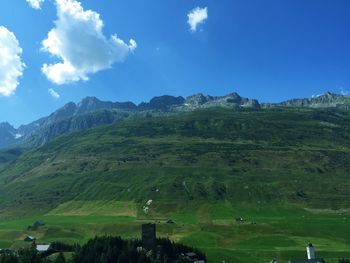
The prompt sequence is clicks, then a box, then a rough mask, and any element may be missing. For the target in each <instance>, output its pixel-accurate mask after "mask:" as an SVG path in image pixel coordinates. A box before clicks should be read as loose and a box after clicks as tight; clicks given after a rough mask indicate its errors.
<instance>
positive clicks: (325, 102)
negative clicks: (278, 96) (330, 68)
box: [263, 92, 350, 110]
mask: <svg viewBox="0 0 350 263" xmlns="http://www.w3.org/2000/svg"><path fill="white" fill-rule="evenodd" d="M275 106H279V107H310V108H339V109H346V110H348V109H350V96H347V95H340V94H335V93H331V92H326V93H324V94H322V95H318V96H314V97H312V98H305V99H292V100H287V101H284V102H281V103H276V104H272V103H265V104H263V107H275Z"/></svg>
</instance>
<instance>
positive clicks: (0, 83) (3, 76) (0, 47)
mask: <svg viewBox="0 0 350 263" xmlns="http://www.w3.org/2000/svg"><path fill="white" fill-rule="evenodd" d="M21 55H22V48H21V47H20V45H19V42H18V40H17V38H16V36H15V34H14V33H12V32H11V31H9V30H8V29H7V28H6V27H3V26H0V95H3V96H10V95H12V94H13V93H14V92H15V91H16V89H17V86H18V85H19V77H21V76H22V75H23V70H24V67H25V64H24V63H23V62H22V59H21Z"/></svg>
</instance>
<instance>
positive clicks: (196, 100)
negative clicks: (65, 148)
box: [0, 92, 350, 148]
mask: <svg viewBox="0 0 350 263" xmlns="http://www.w3.org/2000/svg"><path fill="white" fill-rule="evenodd" d="M212 107H224V108H230V109H242V108H244V109H254V110H259V109H261V108H271V107H310V108H339V109H344V110H348V109H349V108H350V97H349V96H346V95H339V94H334V93H330V92H326V93H325V94H323V95H320V96H316V97H313V98H305V99H292V100H287V101H284V102H281V103H259V101H258V100H256V99H248V98H243V97H241V96H240V95H238V94H237V93H235V92H233V93H230V94H228V95H226V96H209V95H207V96H205V95H203V94H201V93H199V94H195V95H192V96H189V97H187V98H184V97H181V96H179V97H174V96H169V95H164V96H159V97H154V98H153V99H151V100H150V101H149V102H143V103H140V104H139V105H136V104H134V103H133V102H110V101H101V100H99V99H97V98H95V97H86V98H84V99H83V100H82V101H81V102H79V103H77V104H76V103H74V102H69V103H67V104H66V105H64V106H63V107H62V108H60V109H58V110H56V111H55V112H53V113H52V114H50V115H49V116H47V117H43V118H41V119H39V120H36V121H34V122H32V123H29V124H27V125H21V126H20V127H19V128H18V129H15V128H14V127H13V126H11V125H10V124H9V123H0V148H4V147H8V146H11V145H16V144H26V145H32V146H39V145H43V144H45V143H47V142H49V141H51V140H52V139H54V138H56V137H57V136H59V135H62V134H65V133H67V132H72V131H81V130H86V129H89V128H93V127H96V126H100V125H106V124H111V123H115V122H118V121H121V120H125V119H138V118H145V117H150V116H158V115H169V114H177V113H179V112H187V111H194V110H198V109H204V108H212Z"/></svg>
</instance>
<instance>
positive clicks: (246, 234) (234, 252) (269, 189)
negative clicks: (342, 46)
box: [0, 108, 350, 262]
mask: <svg viewBox="0 0 350 263" xmlns="http://www.w3.org/2000/svg"><path fill="white" fill-rule="evenodd" d="M349 136H350V114H349V113H347V112H341V111H335V110H330V109H328V110H327V109H324V110H316V109H288V108H285V109H278V108H276V109H266V110H259V111H253V110H242V111H232V110H229V109H219V108H218V109H207V110H200V111H195V112H189V113H184V114H179V115H174V116H167V117H156V118H145V119H143V120H135V121H126V122H121V123H119V124H114V125H110V126H103V127H99V128H96V129H91V130H88V131H85V132H80V133H71V134H68V135H65V136H62V137H59V138H58V139H56V140H54V141H52V142H51V143H48V144H46V145H45V146H43V147H40V148H37V149H32V150H30V151H28V152H25V153H24V154H22V155H21V156H20V157H18V159H16V160H15V161H11V163H10V164H8V165H7V166H5V168H3V170H2V171H1V173H0V208H1V217H2V218H9V217H12V218H13V220H14V221H5V222H4V223H3V230H1V224H0V244H1V242H4V244H11V245H16V244H17V241H16V242H14V243H13V242H11V241H10V240H9V239H10V238H13V239H14V240H18V241H19V240H21V238H22V236H23V235H25V234H26V233H27V232H25V228H24V225H26V224H28V223H29V222H31V221H34V220H35V218H38V217H42V218H45V220H46V221H47V222H49V224H48V226H46V228H44V229H42V230H40V231H41V232H40V231H39V232H38V233H34V234H37V235H39V236H40V240H42V241H50V240H55V239H62V240H70V241H71V242H73V241H76V240H79V241H81V240H86V239H87V238H89V237H91V236H93V235H95V234H103V233H115V234H121V235H123V236H124V237H132V236H138V235H139V225H140V223H141V222H144V220H146V221H147V220H156V221H157V222H158V221H159V222H161V223H160V228H159V231H160V233H161V235H164V236H170V237H171V238H173V239H175V240H181V241H182V242H185V243H186V244H189V245H195V246H196V245H197V246H199V247H200V248H203V249H204V251H205V252H206V253H208V255H209V258H210V259H211V260H212V261H211V262H218V261H216V260H214V259H217V258H222V259H225V260H226V262H252V261H254V260H255V261H256V260H257V259H258V258H259V259H264V260H265V261H266V260H268V259H271V258H272V257H276V258H280V259H285V260H287V259H289V258H291V257H304V254H305V253H304V245H305V244H306V242H308V241H309V240H311V241H313V242H314V243H316V245H319V247H321V248H320V249H321V250H322V251H323V253H324V254H323V255H324V257H326V258H329V259H333V262H335V259H336V258H337V257H338V255H339V256H341V255H343V256H347V255H349V253H347V252H346V251H350V240H349V238H348V237H349V235H348V234H349V233H350V228H349V227H348V226H347V220H348V219H349V214H348V212H347V211H348V209H349V208H350V198H349V197H350V187H349V185H350V179H349V176H348V175H349V171H350V145H349V142H350V138H349ZM4 165H6V162H5V164H4ZM149 200H152V203H151V204H150V205H149V206H147V207H149V211H148V212H147V213H146V212H145V211H144V208H145V207H144V206H145V205H146V202H147V201H149ZM305 209H308V210H305ZM146 210H147V209H146ZM19 215H22V216H25V218H27V217H29V218H28V219H21V220H22V221H21V220H19V219H15V218H14V217H15V216H19ZM236 217H243V218H244V219H246V220H247V221H246V223H244V224H237V223H236V221H235V218H236ZM168 218H171V219H173V220H174V221H175V222H176V224H175V225H169V224H165V223H164V222H165V221H166V219H168ZM18 220H19V221H18ZM23 220H24V221H23ZM20 222H22V223H20ZM253 223H256V224H253ZM1 240H2V241H1ZM230 259H231V261H230Z"/></svg>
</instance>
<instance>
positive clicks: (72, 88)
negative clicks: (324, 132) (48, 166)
mask: <svg viewBox="0 0 350 263" xmlns="http://www.w3.org/2000/svg"><path fill="white" fill-rule="evenodd" d="M56 1H58V0H45V2H44V3H43V4H42V6H41V9H40V10H36V9H33V8H31V7H30V6H29V4H28V3H27V2H26V0H11V1H0V26H3V27H5V28H6V29H8V30H9V31H10V32H12V33H13V34H14V35H15V37H16V39H17V40H18V42H19V45H20V47H21V48H22V50H23V53H22V54H21V60H22V61H23V62H24V63H25V65H26V67H25V69H24V71H23V75H22V76H21V77H19V85H18V86H17V88H16V90H15V92H14V93H13V94H12V95H10V96H1V95H0V122H1V121H8V122H10V123H11V124H14V125H15V126H18V125H20V124H25V123H28V122H30V121H33V120H35V119H37V118H39V117H42V116H45V115H48V114H49V113H51V112H52V111H54V110H56V109H57V108H58V107H60V106H62V105H64V104H65V103H67V102H69V101H75V102H78V101H80V100H81V99H82V98H84V97H86V96H96V97H98V98H100V99H103V100H112V101H127V100H128V101H133V102H136V103H139V102H141V101H147V100H149V99H150V98H152V97H153V96H158V95H163V94H169V95H182V96H188V95H191V94H194V93H198V92H202V93H205V94H211V95H224V94H227V93H229V92H232V91H236V92H238V93H239V94H240V95H242V96H244V97H250V98H256V99H258V100H259V101H263V102H277V101H282V100H285V99H288V98H294V97H311V96H312V95H317V94H321V93H324V92H325V91H333V92H337V93H340V92H345V93H346V92H347V91H348V90H350V74H349V73H350V15H349V13H350V1H348V0H220V1H217V0H216V1H215V0H211V1H209V0H203V1H201V0H176V1H174V0H152V1H143V0H137V1H136V0H80V1H79V2H80V3H81V7H82V8H83V9H84V12H85V11H86V10H93V11H95V12H96V13H98V14H99V15H100V20H101V21H103V23H104V27H103V34H104V37H105V38H106V41H108V43H107V42H106V43H107V44H106V45H107V46H106V47H107V51H108V50H109V49H111V50H113V52H112V53H113V54H112V56H114V58H113V60H112V61H110V62H106V61H105V62H106V63H107V64H108V65H107V64H106V63H105V64H104V65H103V66H99V67H97V70H95V71H96V72H94V73H87V74H85V73H86V72H85V71H80V73H79V74H80V75H79V74H78V75H79V76H80V80H78V81H75V80H73V81H72V78H73V77H71V76H70V79H69V78H68V81H66V82H65V81H64V80H63V81H61V82H64V83H57V82H60V80H62V79H59V80H58V79H57V78H56V83H55V80H54V79H52V78H51V79H50V78H48V76H46V75H45V74H44V73H43V72H42V67H43V65H44V64H47V65H54V64H55V63H60V62H61V60H60V59H59V58H58V57H55V56H53V54H52V52H51V53H50V52H49V51H48V50H46V51H45V50H43V44H42V41H43V40H45V39H47V38H48V32H49V31H50V30H52V29H53V28H55V27H56V26H57V25H55V24H54V21H55V20H57V19H58V17H57V8H58V7H57V4H56ZM63 1H75V0H63ZM196 7H200V8H205V7H206V8H207V15H208V17H207V19H206V20H205V21H204V22H203V23H201V24H199V25H198V26H197V28H196V31H191V29H190V25H189V24H188V23H187V22H188V17H187V15H188V13H189V12H190V11H191V10H193V9H194V8H196ZM62 23H63V24H64V25H63V26H62V27H64V26H65V27H68V26H74V25H70V24H69V23H70V20H69V19H67V20H66V21H65V22H62ZM78 29H79V27H78ZM75 32H77V31H75ZM113 34H116V35H117V37H118V39H120V40H122V41H123V46H122V49H119V47H121V46H118V49H116V50H115V49H113V48H114V47H116V46H114V44H113V43H114V42H113V43H112V40H110V36H111V35H113ZM77 35H79V34H75V35H73V36H71V37H72V38H74V39H77V41H79V37H81V36H77ZM68 37H70V36H69V35H68ZM74 39H73V40H74ZM130 39H133V40H135V42H136V43H137V47H136V46H133V45H132V44H131V43H130V42H129V40H130ZM73 40H72V41H71V39H68V42H69V41H71V42H72V43H74V41H73ZM63 44H65V43H63ZM85 44H86V45H89V43H86V42H85ZM85 44H84V43H80V44H79V45H78V46H79V47H81V48H83V46H84V45H85ZM67 45H68V44H67ZM51 47H52V46H51ZM90 48H91V46H90ZM118 52H119V53H118ZM120 52H122V53H123V54H120ZM109 53H110V52H109ZM109 53H108V54H109ZM90 54H91V56H90V55H89V56H85V57H86V58H84V61H83V62H82V63H83V64H84V65H85V66H86V65H87V67H88V66H89V63H88V62H89V59H94V57H96V56H98V55H99V53H97V54H95V52H91V53H90ZM0 56H1V54H0ZM73 57H74V56H73ZM0 59H1V57H0ZM74 59H76V60H77V58H76V54H75V57H74ZM91 65H93V62H92V64H91ZM96 65H97V64H96ZM98 65H100V64H98ZM94 69H95V67H94ZM91 70H92V67H91V68H90V71H91ZM74 76H75V75H74ZM84 76H87V77H88V78H89V80H81V78H84ZM0 77H1V74H0ZM0 81H1V80H0ZM49 89H53V90H55V91H56V92H57V93H58V94H59V95H60V98H54V97H53V96H51V95H50V94H49V92H48V90H49Z"/></svg>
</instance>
